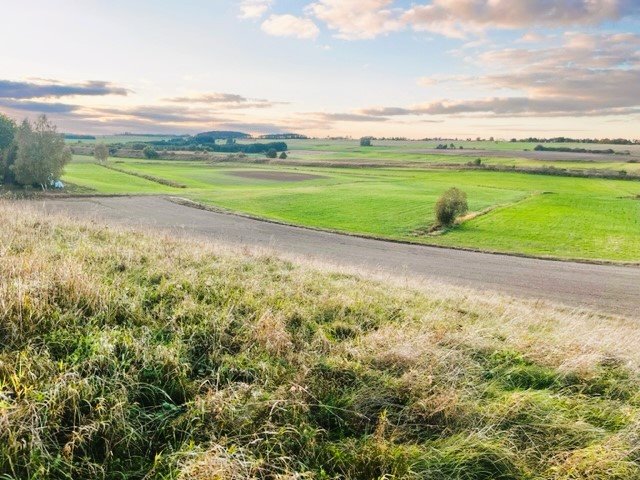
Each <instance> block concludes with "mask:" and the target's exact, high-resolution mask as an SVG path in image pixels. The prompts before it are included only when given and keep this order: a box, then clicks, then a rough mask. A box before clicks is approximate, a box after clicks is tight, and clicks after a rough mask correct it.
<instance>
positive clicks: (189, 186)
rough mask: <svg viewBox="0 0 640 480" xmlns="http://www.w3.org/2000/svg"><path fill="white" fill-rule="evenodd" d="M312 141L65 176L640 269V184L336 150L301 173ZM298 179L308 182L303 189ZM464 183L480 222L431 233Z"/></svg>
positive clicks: (122, 189)
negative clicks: (265, 158)
mask: <svg viewBox="0 0 640 480" xmlns="http://www.w3.org/2000/svg"><path fill="white" fill-rule="evenodd" d="M304 142H305V145H306V146H305V149H304V150H296V148H295V145H296V144H295V143H293V144H292V145H293V147H290V148H291V155H290V159H289V160H288V161H287V162H280V163H279V164H273V165H259V164H247V163H220V162H217V163H216V162H207V161H163V160H156V161H149V160H140V159H121V158H117V159H112V160H111V161H110V162H111V163H112V164H113V165H114V166H116V167H117V168H118V169H120V170H123V171H126V172H130V173H131V175H129V174H127V173H123V172H116V171H113V170H108V169H106V168H104V167H102V166H99V165H97V164H95V163H94V162H93V161H92V159H91V158H88V157H79V156H78V157H76V159H75V161H74V162H73V163H72V164H70V165H69V166H68V167H67V173H66V176H65V180H66V181H67V182H69V183H72V184H74V185H77V186H79V187H82V188H83V189H84V190H85V191H93V192H96V193H101V194H162V195H173V196H179V197H185V198H188V199H190V200H193V201H196V202H200V203H203V204H206V205H210V206H212V207H218V208H222V209H226V210H230V211H234V212H241V213H245V214H249V215H252V216H256V217H261V218H267V219H272V220H277V221H282V222H286V223H291V224H296V225H302V226H308V227H315V228H321V229H328V230H336V231H341V232H346V233H352V234H360V235H366V236H373V237H379V238H386V239H394V240H403V241H411V242H417V243H425V244H432V245H441V246H449V247H462V248H469V249H478V250H486V251H495V252H504V253H521V254H527V255H534V256H544V257H555V258H570V259H586V260H608V261H621V262H638V261H640V201H639V200H638V199H637V196H638V195H640V182H637V181H630V180H612V179H597V178H571V177H566V176H553V175H532V174H525V173H517V172H502V171H500V172H498V171H484V170H481V169H473V170H470V169H461V168H446V169H445V168H420V167H417V166H415V165H413V163H410V164H407V163H406V162H403V160H402V159H401V158H396V159H395V162H396V165H397V166H393V167H385V168H371V167H358V168H356V167H355V165H357V164H358V160H357V159H356V160H353V159H352V160H346V161H345V166H347V167H351V168H336V167H335V166H327V165H328V164H327V163H322V162H324V161H329V164H331V163H330V159H331V156H332V155H333V153H332V152H331V151H327V149H326V148H325V149H324V150H321V151H319V152H317V153H316V154H315V155H316V158H317V159H318V163H317V164H316V165H300V164H298V163H296V159H297V158H302V157H304V156H305V155H307V153H306V152H308V151H309V150H310V148H308V145H309V144H310V143H312V141H304ZM334 143H335V144H334ZM334 143H330V144H329V145H330V146H331V150H335V151H337V152H338V154H340V155H349V154H353V155H360V153H359V152H360V151H361V150H362V149H361V148H360V147H353V146H351V147H349V148H347V147H345V146H344V145H341V144H340V142H334ZM297 148H300V146H298V147H297ZM380 148H383V149H384V148H386V147H380ZM389 148H392V147H389ZM393 148H398V147H393ZM401 150H402V149H401ZM404 151H405V153H403V154H406V155H410V154H408V153H406V148H405V149H404ZM371 152H373V153H369V152H366V151H365V153H364V154H365V155H370V156H372V157H373V156H374V155H376V154H377V155H382V153H381V151H380V150H379V149H378V150H375V149H374V150H372V151H371ZM423 157H424V158H428V159H430V160H433V159H431V158H430V155H423ZM214 158H216V157H214ZM327 159H328V160H327ZM248 160H249V161H252V160H257V158H256V159H252V158H249V159H248ZM504 160H505V159H504V158H499V159H496V161H504ZM466 161H468V159H466ZM487 161H488V162H491V161H492V160H491V159H490V160H487ZM522 161H523V162H535V161H532V160H522ZM115 162H117V163H115ZM283 163H284V164H283ZM286 163H289V165H287V164H286ZM558 163H560V162H558ZM596 165H597V166H599V167H602V164H601V163H597V164H596ZM627 165H629V166H635V165H636V164H627ZM609 166H610V165H609ZM427 167H428V166H427ZM252 172H253V173H252ZM274 172H276V173H274ZM256 173H257V174H256ZM291 174H303V175H306V176H304V177H302V179H299V180H298V181H291V178H288V177H291ZM136 175H145V176H151V177H157V178H161V179H166V180H169V181H171V182H176V183H178V184H181V185H183V186H185V187H186V188H180V189H177V188H172V187H169V186H166V185H162V184H159V183H156V182H153V181H149V180H146V179H144V178H141V177H140V176H136ZM454 186H455V187H458V188H460V189H462V190H463V191H464V192H466V193H467V195H468V199H469V207H470V210H471V212H472V215H471V216H470V217H469V218H468V219H467V220H466V221H464V222H463V223H462V224H461V225H459V226H457V227H456V228H454V229H452V230H450V231H448V232H446V233H445V234H443V235H427V234H426V232H427V231H428V230H429V228H430V227H431V226H432V225H433V223H434V221H435V219H434V213H433V207H434V204H435V202H436V200H437V198H438V197H439V196H440V195H441V194H442V193H443V192H444V191H445V190H447V189H448V188H451V187H454Z"/></svg>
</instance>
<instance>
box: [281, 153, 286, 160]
mask: <svg viewBox="0 0 640 480" xmlns="http://www.w3.org/2000/svg"><path fill="white" fill-rule="evenodd" d="M286 159H287V152H282V153H281V154H280V160H286Z"/></svg>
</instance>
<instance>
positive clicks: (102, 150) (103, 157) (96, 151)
mask: <svg viewBox="0 0 640 480" xmlns="http://www.w3.org/2000/svg"><path fill="white" fill-rule="evenodd" d="M93 156H94V157H95V159H96V160H97V162H98V163H101V164H103V165H104V164H105V163H107V160H108V159H109V147H107V145H106V144H104V143H96V146H95V147H94V148H93Z"/></svg>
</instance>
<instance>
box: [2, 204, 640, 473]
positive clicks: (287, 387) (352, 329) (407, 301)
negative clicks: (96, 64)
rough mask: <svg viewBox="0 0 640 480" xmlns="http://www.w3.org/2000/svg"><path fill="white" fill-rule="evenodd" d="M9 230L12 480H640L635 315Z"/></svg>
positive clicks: (37, 229)
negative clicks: (618, 315)
mask: <svg viewBox="0 0 640 480" xmlns="http://www.w3.org/2000/svg"><path fill="white" fill-rule="evenodd" d="M0 222H1V223H2V225H3V228H2V229H0V305H1V306H2V312H3V313H2V317H1V322H0V426H1V428H0V478H3V479H7V480H18V479H30V480H36V479H45V478H51V479H54V478H55V479H63V478H64V479H67V478H69V479H70V478H96V479H108V480H111V479H113V480H115V479H122V478H127V479H159V480H160V479H161V480H172V479H175V480H187V479H189V480H212V479H228V480H234V479H238V480H248V479H254V480H262V479H264V480H273V479H279V480H285V479H308V480H315V479H317V480H328V479H342V480H374V479H377V480H379V479H382V478H385V479H408V480H412V479H415V480H418V479H427V478H428V479H431V478H433V479H449V480H489V479H491V480H516V479H517V480H523V479H524V480H537V479H540V480H542V479H554V480H576V479H585V480H586V479H589V480H610V479H618V480H632V479H637V478H639V477H640V455H639V453H638V432H639V431H640V379H639V378H640V377H639V374H640V356H639V353H638V349H637V345H638V342H639V341H640V331H639V330H638V324H637V321H635V320H634V321H632V320H629V321H627V320H623V319H619V318H618V319H616V318H610V317H606V316H603V315H596V314H593V313H588V312H581V311H579V310H572V309H567V308H556V307H553V306H551V305H545V304H544V303H542V302H527V301H516V300H514V299H509V298H504V297H500V296H498V295H494V294H487V293H485V294H482V295H480V294H477V293H474V292H471V291H468V290H463V289H457V288H455V287H451V286H444V285H439V284H435V283H409V284H408V283H405V282H404V281H400V280H397V279H393V278H381V279H379V280H376V279H371V278H369V279H366V280H365V279H364V278H363V277H361V276H360V275H359V273H358V272H357V271H347V270H343V271H336V270H330V269H327V268H326V267H323V266H322V265H316V264H306V263H304V262H301V261H297V260H296V261H293V260H292V261H287V260H282V259H278V258H274V257H272V256H270V255H269V254H266V253H261V252H259V251H251V250H248V249H242V250H240V249H238V250H236V249H230V248H228V247H221V246H219V245H215V244H208V243H197V242H187V241H184V240H182V241H180V240H176V239H174V238H171V237H168V236H163V235H158V233H157V232H156V233H153V234H145V233H143V232H142V233H141V232H135V231H131V230H115V229H108V228H105V227H103V226H101V225H99V224H95V223H81V222H77V221H71V220H69V219H67V218H64V217H54V216H47V217H45V216H43V215H42V214H39V213H35V212H34V211H30V210H28V209H27V208H25V207H24V206H23V205H20V204H18V203H6V202H5V203H2V202H0Z"/></svg>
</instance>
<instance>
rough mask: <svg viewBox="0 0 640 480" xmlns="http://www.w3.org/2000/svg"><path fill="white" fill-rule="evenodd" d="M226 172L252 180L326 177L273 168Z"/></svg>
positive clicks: (281, 180)
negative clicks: (280, 170)
mask: <svg viewBox="0 0 640 480" xmlns="http://www.w3.org/2000/svg"><path fill="white" fill-rule="evenodd" d="M228 173H229V175H233V176H234V177H240V178H249V179H253V180H272V181H274V182H304V181H306V180H315V179H318V178H326V177H323V176H322V175H313V174H310V173H296V172H278V171H275V170H235V171H233V172H228Z"/></svg>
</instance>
